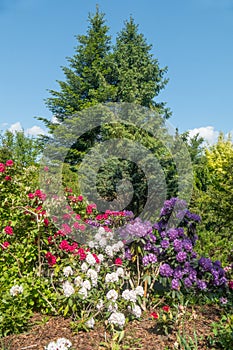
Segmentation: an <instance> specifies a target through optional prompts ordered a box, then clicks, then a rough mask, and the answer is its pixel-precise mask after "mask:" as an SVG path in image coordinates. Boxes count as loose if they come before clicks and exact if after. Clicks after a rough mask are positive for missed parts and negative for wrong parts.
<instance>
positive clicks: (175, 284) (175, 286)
mask: <svg viewBox="0 0 233 350" xmlns="http://www.w3.org/2000/svg"><path fill="white" fill-rule="evenodd" d="M179 288H180V283H179V280H177V279H176V278H173V280H172V289H175V290H179Z"/></svg>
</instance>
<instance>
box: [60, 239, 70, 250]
mask: <svg viewBox="0 0 233 350" xmlns="http://www.w3.org/2000/svg"><path fill="white" fill-rule="evenodd" d="M59 248H60V249H62V250H65V251H67V252H68V251H69V250H70V245H69V243H68V241H67V240H66V239H64V240H63V241H61V243H60V244H59Z"/></svg>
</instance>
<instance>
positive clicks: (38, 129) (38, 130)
mask: <svg viewBox="0 0 233 350" xmlns="http://www.w3.org/2000/svg"><path fill="white" fill-rule="evenodd" d="M25 134H27V135H30V136H38V135H45V134H46V131H45V130H44V129H42V128H41V127H40V126H38V125H34V126H32V127H31V128H29V129H26V130H25Z"/></svg>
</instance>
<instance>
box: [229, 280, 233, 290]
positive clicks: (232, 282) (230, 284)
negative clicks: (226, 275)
mask: <svg viewBox="0 0 233 350" xmlns="http://www.w3.org/2000/svg"><path fill="white" fill-rule="evenodd" d="M228 286H229V288H230V289H233V281H229V283H228Z"/></svg>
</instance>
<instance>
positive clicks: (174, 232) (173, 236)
mask: <svg viewBox="0 0 233 350" xmlns="http://www.w3.org/2000/svg"><path fill="white" fill-rule="evenodd" d="M167 235H168V237H169V239H170V240H171V241H174V239H176V238H178V237H179V231H178V230H177V229H175V228H171V229H170V230H168V233H167Z"/></svg>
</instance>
